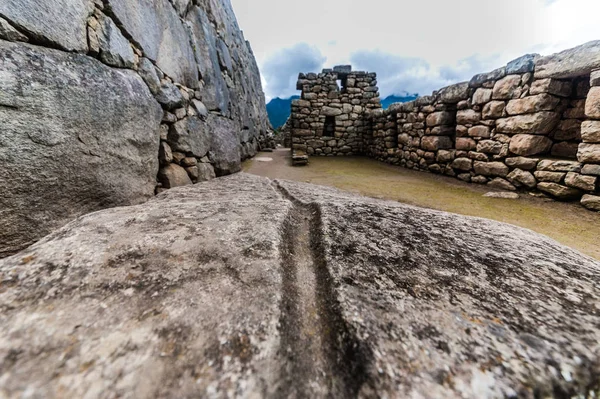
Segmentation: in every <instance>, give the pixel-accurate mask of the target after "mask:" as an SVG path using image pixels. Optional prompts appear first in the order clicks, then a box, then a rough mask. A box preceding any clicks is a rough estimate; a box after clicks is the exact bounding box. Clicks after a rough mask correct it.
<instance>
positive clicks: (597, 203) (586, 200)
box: [581, 194, 600, 212]
mask: <svg viewBox="0 0 600 399" xmlns="http://www.w3.org/2000/svg"><path fill="white" fill-rule="evenodd" d="M581 205H583V206H585V207H586V208H587V209H589V210H592V211H598V212H600V196H597V195H589V194H586V195H584V196H583V197H582V198H581Z"/></svg>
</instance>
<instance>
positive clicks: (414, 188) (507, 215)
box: [244, 149, 600, 259]
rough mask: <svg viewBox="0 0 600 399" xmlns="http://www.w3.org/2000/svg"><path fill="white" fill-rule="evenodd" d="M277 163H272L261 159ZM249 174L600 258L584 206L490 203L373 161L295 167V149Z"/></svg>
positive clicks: (527, 198)
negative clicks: (444, 216) (510, 230)
mask: <svg viewBox="0 0 600 399" xmlns="http://www.w3.org/2000/svg"><path fill="white" fill-rule="evenodd" d="M261 158H271V159H272V161H271V162H265V161H264V160H262V161H261V160H260V159H261ZM244 171H246V172H248V173H252V174H256V175H260V176H266V177H270V178H272V179H287V180H296V181H303V182H308V183H314V184H320V185H325V186H332V187H337V188H340V189H343V190H347V191H351V192H355V193H359V194H362V195H366V196H369V197H375V198H385V199H390V200H395V201H399V202H403V203H407V204H413V205H418V206H422V207H426V208H432V209H439V210H442V211H447V212H454V213H459V214H463V215H470V216H478V217H484V218H488V219H494V220H498V221H501V222H505V223H511V224H514V225H517V226H521V227H525V228H528V229H531V230H534V231H537V232H539V233H542V234H545V235H547V236H549V237H552V238H554V239H555V240H557V241H559V242H561V243H563V244H565V245H568V246H570V247H572V248H575V249H578V250H579V251H581V252H583V253H584V254H587V255H589V256H592V257H594V258H596V259H600V238H599V237H600V213H594V212H590V211H587V210H585V209H583V208H581V207H580V206H579V205H578V204H570V203H561V202H556V201H552V200H548V199H544V198H535V197H532V196H531V195H529V194H521V198H520V199H519V200H507V199H495V198H485V197H483V194H485V193H486V192H488V191H490V190H489V189H487V187H485V186H479V185H476V184H468V183H464V182H461V181H459V180H456V179H453V178H450V177H445V176H438V175H434V174H430V173H422V172H417V171H413V170H408V169H404V168H400V167H395V166H391V165H387V164H384V163H381V162H378V161H375V160H372V159H369V158H363V157H341V158H334V157H330V158H324V157H313V158H311V160H310V165H309V166H307V167H292V166H290V164H289V150H285V149H279V150H276V151H275V152H273V153H261V154H259V155H258V156H257V158H254V159H253V160H249V161H247V162H245V163H244Z"/></svg>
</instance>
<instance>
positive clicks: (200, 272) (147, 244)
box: [0, 174, 600, 398]
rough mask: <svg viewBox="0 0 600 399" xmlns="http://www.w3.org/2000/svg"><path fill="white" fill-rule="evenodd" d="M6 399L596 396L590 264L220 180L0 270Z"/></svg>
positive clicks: (413, 216)
mask: <svg viewBox="0 0 600 399" xmlns="http://www.w3.org/2000/svg"><path fill="white" fill-rule="evenodd" d="M0 278H1V280H0V281H2V289H0V308H1V309H2V312H0V359H1V360H0V373H1V375H0V392H1V393H2V394H3V395H4V396H7V397H21V396H25V395H27V396H29V397H136V398H163V397H164V398H166V397H356V396H360V397H415V398H418V397H440V398H442V397H443V398H504V397H519V398H534V397H586V396H590V397H593V394H592V391H593V390H594V389H597V383H598V378H599V377H600V346H599V344H598V343H599V342H600V332H599V330H598V328H597V326H598V323H599V321H600V316H598V306H599V303H600V294H599V293H598V289H597V286H598V284H599V282H600V263H599V262H597V261H594V260H592V259H591V258H588V257H586V256H584V255H582V254H580V253H578V252H576V251H574V250H571V249H569V248H566V247H563V246H561V245H560V244H558V243H556V242H555V241H553V240H551V239H549V238H547V237H544V236H541V235H538V234H536V233H534V232H532V231H529V230H524V229H521V228H517V227H514V226H510V225H507V224H502V223H498V222H493V221H489V220H484V219H477V218H469V217H463V216H458V215H452V214H447V213H443V212H438V211H432V210H426V209H420V208H416V207H412V206H407V205H402V204H399V203H396V202H386V201H380V200H375V199H368V198H364V197H360V196H355V195H352V194H348V193H342V192H340V191H337V190H334V189H328V188H324V187H318V186H312V185H306V184H302V183H291V182H272V181H269V180H268V179H265V178H260V177H255V176H250V175H245V174H237V175H234V176H229V177H225V178H221V179H217V180H212V181H211V182H208V183H202V184H198V185H196V186H188V187H184V188H177V189H174V190H171V191H168V192H166V193H163V194H160V195H159V196H158V197H156V198H155V199H153V200H151V201H149V202H148V203H146V204H143V205H137V206H132V207H126V208H115V209H111V210H105V211H101V212H97V213H93V214H90V215H87V216H84V217H81V218H80V219H78V220H77V221H75V222H72V223H71V224H69V225H68V226H65V227H64V228H62V229H60V230H58V231H56V232H55V233H53V234H51V235H49V236H47V237H46V238H45V239H43V240H42V241H40V242H39V243H37V244H35V245H33V246H32V247H30V248H28V249H27V250H26V251H24V252H21V253H19V254H18V255H15V256H13V257H10V258H7V259H4V260H2V261H0Z"/></svg>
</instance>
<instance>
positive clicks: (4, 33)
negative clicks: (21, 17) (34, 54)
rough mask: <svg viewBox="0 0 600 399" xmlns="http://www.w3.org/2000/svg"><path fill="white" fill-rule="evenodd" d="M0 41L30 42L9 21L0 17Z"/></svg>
mask: <svg viewBox="0 0 600 399" xmlns="http://www.w3.org/2000/svg"><path fill="white" fill-rule="evenodd" d="M0 39H2V40H8V41H9V42H28V41H29V38H28V37H27V36H25V35H24V34H22V33H21V32H19V31H18V30H16V29H15V28H14V27H13V26H12V25H11V24H10V23H9V22H8V21H7V20H5V19H4V18H2V17H0Z"/></svg>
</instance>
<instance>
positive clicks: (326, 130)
mask: <svg viewBox="0 0 600 399" xmlns="http://www.w3.org/2000/svg"><path fill="white" fill-rule="evenodd" d="M334 135H335V116H326V117H325V126H324V127H323V136H326V137H333V136H334Z"/></svg>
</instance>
